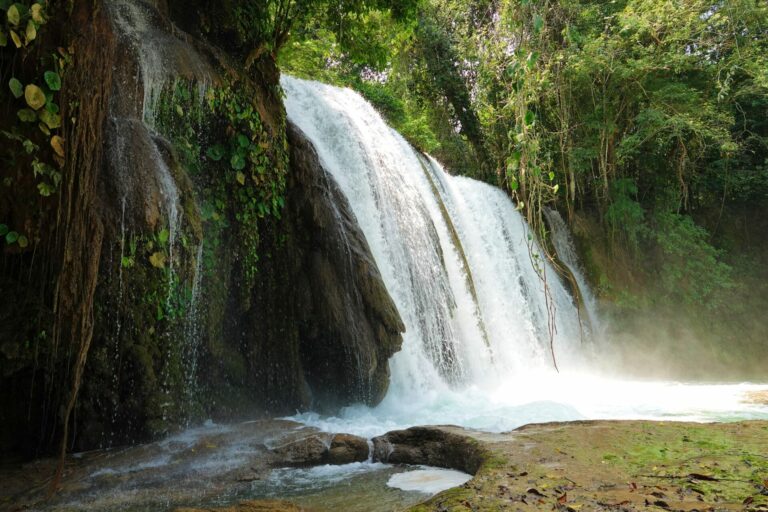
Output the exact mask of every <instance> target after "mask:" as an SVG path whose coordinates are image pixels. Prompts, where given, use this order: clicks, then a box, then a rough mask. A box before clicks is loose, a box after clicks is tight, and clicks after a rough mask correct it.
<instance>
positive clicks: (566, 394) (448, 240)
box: [282, 77, 764, 436]
mask: <svg viewBox="0 0 768 512" xmlns="http://www.w3.org/2000/svg"><path fill="white" fill-rule="evenodd" d="M282 86H283V88H284V90H285V92H286V109H287V112H288V117H289V119H290V120H291V121H292V122H293V123H295V124H296V125H297V126H298V127H299V128H300V129H301V130H302V131H304V133H305V134H306V135H307V136H308V138H309V139H310V140H311V141H312V143H313V144H314V146H315V148H316V150H317V153H318V155H319V157H320V160H321V162H322V163H323V165H324V167H325V168H326V170H327V171H328V172H329V173H330V174H331V175H332V176H333V178H334V179H335V180H336V182H337V183H338V185H339V186H340V188H341V190H342V192H343V193H344V194H345V196H346V197H347V199H348V200H349V203H350V205H351V207H352V209H353V211H354V214H355V216H356V217H357V220H358V223H359V224H360V227H361V228H362V231H363V232H364V234H365V236H366V238H367V240H368V243H369V245H370V248H371V251H372V253H373V255H374V257H375V259H376V263H377V264H378V266H379V270H380V271H381V274H382V277H383V279H384V282H385V284H386V286H387V289H388V291H389V293H390V295H391V296H392V298H393V300H394V302H395V304H396V305H397V307H398V309H399V311H400V314H401V316H402V318H403V321H404V323H405V325H406V332H405V333H404V336H403V339H404V342H403V347H402V350H401V351H400V352H399V353H397V354H396V355H395V356H394V357H392V359H391V360H390V367H391V371H392V379H391V385H390V389H389V392H388V394H387V396H386V397H385V399H384V401H383V402H382V403H381V404H380V405H378V406H377V407H374V408H368V407H364V406H353V407H348V408H346V409H344V410H343V411H341V413H340V415H339V417H330V418H328V417H321V416H319V415H317V414H314V413H305V414H299V415H297V416H296V417H295V419H298V420H300V421H303V422H306V423H310V424H314V425H316V426H319V427H321V428H324V429H327V430H329V431H335V432H340V431H347V432H355V433H358V434H361V435H369V436H370V435H374V434H379V433H382V432H384V431H386V430H388V429H392V428H400V427H406V426H410V425H414V424H436V423H438V424H439V423H454V424H460V425H464V426H470V427H475V428H483V429H488V430H496V431H499V430H507V429H511V428H514V427H516V426H519V425H522V424H524V423H529V422H537V421H555V420H572V419H581V418H630V417H632V418H655V417H660V416H665V417H670V416H672V417H677V418H682V419H694V420H695V419H718V418H721V417H723V416H726V415H728V414H732V413H733V412H734V411H736V410H740V411H742V414H741V416H742V417H743V416H745V414H746V415H747V417H748V416H749V414H752V413H754V414H758V415H760V414H764V411H762V412H761V411H757V412H756V411H752V412H748V413H745V412H744V411H745V409H749V407H745V406H743V405H742V404H739V397H740V396H742V393H744V392H745V390H748V389H751V388H750V387H749V386H748V385H744V386H725V387H717V386H714V387H713V386H690V385H686V386H683V385H678V384H676V383H654V384H652V385H651V384H648V383H637V382H621V381H609V380H606V379H605V378H603V377H599V376H598V375H599V374H600V373H601V369H600V367H599V363H597V362H596V361H594V360H592V359H594V354H593V352H594V351H592V350H586V348H587V347H585V346H584V344H583V343H582V322H581V321H580V317H579V305H578V302H577V301H576V300H574V298H573V296H572V295H571V294H570V293H569V292H568V290H567V288H566V286H564V284H563V283H562V282H561V280H560V278H559V276H558V275H557V273H556V272H555V270H554V269H553V268H552V267H551V266H550V265H549V264H548V263H547V261H546V259H545V258H544V257H543V256H542V254H541V251H540V249H539V247H538V245H537V244H536V242H535V240H534V238H533V237H532V236H531V234H530V232H529V230H528V227H527V224H526V223H525V221H524V219H523V217H522V216H521V215H520V213H519V212H518V211H517V210H516V208H515V205H514V204H513V203H512V202H511V201H510V199H509V198H508V197H507V195H506V194H505V193H504V192H503V191H501V190H500V189H498V188H496V187H493V186H490V185H487V184H484V183H481V182H478V181H476V180H472V179H469V178H463V177H454V176H451V175H449V174H447V173H446V172H445V171H444V170H443V168H442V167H441V166H440V164H439V163H437V162H436V161H435V160H433V159H431V158H425V157H423V156H422V155H420V154H418V153H417V152H416V151H415V150H414V149H413V148H412V147H411V146H410V145H409V144H408V143H407V142H406V141H405V140H404V139H403V138H402V137H401V136H400V135H398V134H397V133H396V132H395V131H394V130H393V129H391V128H390V127H388V126H387V125H386V123H385V122H384V121H383V119H382V118H381V117H380V115H379V114H378V113H377V112H376V110H375V109H374V108H373V107H372V106H371V105H370V104H368V103H367V102H366V101H365V100H364V99H363V98H362V97H361V96H360V95H358V94H357V93H355V92H353V91H351V90H349V89H339V88H337V87H332V86H328V85H324V84H321V83H318V82H312V81H305V80H299V79H295V78H292V77H283V79H282ZM556 229H557V230H558V231H557V233H556V234H555V238H556V239H555V240H554V243H555V245H556V247H557V250H558V251H560V257H561V260H562V261H563V262H564V263H566V264H567V265H568V266H569V267H570V269H571V271H572V272H573V273H574V275H576V276H577V279H578V285H579V286H580V287H582V288H583V289H584V290H586V289H587V287H586V282H585V280H584V279H583V274H582V273H581V271H580V267H579V266H578V262H577V260H576V259H575V253H574V252H573V251H572V245H569V244H571V242H570V241H568V239H566V238H564V237H566V236H567V228H566V227H565V226H564V225H563V226H558V227H557V228H556ZM569 250H570V251H571V252H568V251H569ZM545 289H546V290H545ZM587 293H588V292H587ZM584 295H585V297H586V298H587V300H588V301H590V300H592V299H590V297H591V296H590V295H587V294H584ZM587 309H588V310H589V311H591V314H594V302H589V303H588V304H587ZM552 314H554V322H553V323H552V324H550V322H551V321H552V318H553V317H552V316H551V315H552ZM591 320H592V322H596V319H591ZM550 336H551V337H552V338H551V339H550ZM550 343H551V346H550ZM551 351H553V352H554V354H552V353H551ZM553 355H554V357H555V358H556V359H557V363H558V364H559V366H560V369H561V370H563V371H562V372H561V373H559V374H558V373H556V372H555V369H554V365H553V361H552V356H553ZM628 396H631V397H632V400H630V401H628V400H627V397H628ZM660 396H661V397H663V398H659V397H660Z"/></svg>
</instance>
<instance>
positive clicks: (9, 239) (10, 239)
mask: <svg viewBox="0 0 768 512" xmlns="http://www.w3.org/2000/svg"><path fill="white" fill-rule="evenodd" d="M18 239H19V234H18V233H17V232H15V231H10V232H8V234H7V235H5V243H7V244H12V243H15V242H16V240H18Z"/></svg>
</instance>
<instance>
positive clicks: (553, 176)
mask: <svg viewBox="0 0 768 512" xmlns="http://www.w3.org/2000/svg"><path fill="white" fill-rule="evenodd" d="M554 180H555V173H554V172H552V171H549V181H554Z"/></svg>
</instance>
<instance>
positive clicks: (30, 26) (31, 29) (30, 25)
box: [24, 20, 37, 44]
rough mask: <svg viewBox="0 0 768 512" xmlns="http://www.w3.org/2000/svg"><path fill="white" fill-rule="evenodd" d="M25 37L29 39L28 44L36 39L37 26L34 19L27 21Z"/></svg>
mask: <svg viewBox="0 0 768 512" xmlns="http://www.w3.org/2000/svg"><path fill="white" fill-rule="evenodd" d="M24 37H25V38H26V39H27V44H29V43H30V42H32V41H34V40H35V38H36V37H37V27H36V26H35V22H34V21H32V20H29V21H28V22H27V28H26V30H25V31H24Z"/></svg>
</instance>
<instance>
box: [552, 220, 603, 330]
mask: <svg viewBox="0 0 768 512" xmlns="http://www.w3.org/2000/svg"><path fill="white" fill-rule="evenodd" d="M544 215H545V216H546V218H547V222H548V223H549V229H550V230H551V237H552V245H554V246H555V251H556V252H557V256H558V258H560V261H561V262H562V263H563V264H564V265H565V266H566V267H568V270H570V271H571V274H572V275H573V278H574V279H575V280H576V284H577V285H578V286H579V290H580V291H581V297H582V300H583V302H584V312H585V313H586V315H587V318H586V320H588V321H589V323H588V325H589V328H590V329H591V331H592V335H593V336H600V335H601V334H602V331H603V330H602V326H601V324H600V319H599V317H598V314H597V299H596V298H595V296H594V294H593V293H592V290H591V289H590V288H589V284H588V283H587V279H586V278H585V277H584V269H583V268H582V266H581V262H580V261H579V256H578V254H577V253H576V246H575V244H574V242H573V236H571V231H570V230H569V229H568V225H567V224H566V223H565V221H564V220H563V217H562V216H561V215H560V212H558V211H557V210H553V209H551V208H545V209H544Z"/></svg>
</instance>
